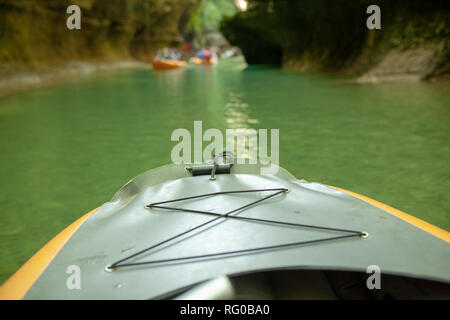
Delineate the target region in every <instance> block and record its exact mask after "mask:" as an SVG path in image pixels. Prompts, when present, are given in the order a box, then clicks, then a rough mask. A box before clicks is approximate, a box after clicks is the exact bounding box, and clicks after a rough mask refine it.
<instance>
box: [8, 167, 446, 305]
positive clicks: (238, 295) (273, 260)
mask: <svg viewBox="0 0 450 320" xmlns="http://www.w3.org/2000/svg"><path fill="white" fill-rule="evenodd" d="M260 172H261V167H260V166H259V165H249V164H236V163H235V164H232V163H228V162H226V161H225V162H221V163H216V162H214V163H206V164H200V165H190V166H184V165H167V166H163V167H159V168H156V169H152V170H150V171H147V172H145V173H143V174H141V175H139V176H137V177H136V178H134V179H133V180H131V181H130V182H129V183H127V184H126V185H125V186H123V187H122V188H121V189H120V190H119V191H118V192H117V193H116V194H115V195H114V197H113V198H112V199H111V201H109V202H106V203H104V204H103V205H101V206H100V207H99V208H97V209H94V210H92V211H91V212H89V213H87V214H85V215H84V216H82V217H81V218H79V220H77V221H75V222H74V223H73V224H72V225H70V226H68V227H67V228H66V229H65V230H63V231H62V232H61V233H60V234H58V235H57V236H56V237H55V238H54V239H53V240H51V241H50V242H49V243H48V244H47V245H45V246H44V247H43V248H42V249H40V250H39V251H38V252H37V253H36V254H35V255H34V256H33V257H32V258H30V259H29V261H28V262H26V263H25V265H23V266H22V267H21V268H20V269H19V270H18V271H17V272H16V273H15V274H14V275H13V276H12V277H11V278H10V279H9V280H7V281H6V282H5V283H4V284H3V285H2V287H1V288H0V298H1V299H166V298H167V299H172V298H174V299H192V298H194V299H373V298H375V299H388V298H389V299H416V298H417V299H449V298H450V286H449V284H450V273H449V270H450V247H449V240H450V236H449V233H448V232H447V231H445V230H443V229H440V228H438V227H436V226H433V225H431V224H429V223H427V222H424V221H422V220H420V219H418V218H416V217H413V216H410V215H408V214H406V213H404V212H401V211H399V210H396V209H394V208H392V207H389V206H387V205H385V204H382V203H380V202H377V201H375V200H372V199H370V198H367V197H364V196H361V195H358V194H356V193H354V192H350V191H346V190H344V189H341V188H337V187H332V186H328V185H324V184H320V183H315V182H308V181H305V180H298V179H297V178H295V177H294V176H293V175H291V174H290V173H289V172H287V171H286V170H284V169H282V168H280V169H279V170H278V173H277V174H273V175H264V174H261V173H260ZM377 277H378V278H377Z"/></svg>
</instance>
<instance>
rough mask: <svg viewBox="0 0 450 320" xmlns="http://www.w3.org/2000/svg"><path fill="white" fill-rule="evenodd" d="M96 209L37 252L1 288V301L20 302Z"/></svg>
mask: <svg viewBox="0 0 450 320" xmlns="http://www.w3.org/2000/svg"><path fill="white" fill-rule="evenodd" d="M96 210H97V209H94V210H92V211H90V212H88V213H86V214H85V215H84V216H82V217H81V218H79V219H78V220H76V221H75V222H74V223H72V224H71V225H70V226H68V227H67V228H65V229H64V230H63V231H61V232H60V233H59V234H58V235H57V236H56V237H54V238H53V239H52V240H50V241H49V242H48V243H47V244H46V245H45V246H44V247H42V248H41V249H40V250H39V251H38V252H36V253H35V254H34V255H33V256H32V257H31V258H30V259H29V260H28V261H27V262H26V263H25V264H24V265H23V266H22V267H20V269H19V270H17V271H16V273H14V274H13V275H12V276H11V278H9V279H8V280H6V282H5V283H4V284H3V285H2V286H1V287H0V300H20V299H22V298H23V297H24V296H25V295H26V293H27V292H28V290H30V288H31V286H32V285H33V284H34V283H35V282H36V280H37V279H38V278H39V277H40V276H41V274H42V273H43V272H44V271H45V269H46V268H47V267H48V265H49V264H50V263H51V262H52V260H53V259H54V258H55V257H56V255H57V254H58V252H59V251H61V249H62V248H63V247H64V245H65V244H66V243H67V241H69V239H70V238H71V237H72V236H73V234H74V233H75V232H76V231H77V230H78V229H79V228H80V227H81V225H82V224H83V223H84V222H85V221H86V220H87V219H88V218H89V217H90V216H91V215H92V214H93V213H94V212H95V211H96Z"/></svg>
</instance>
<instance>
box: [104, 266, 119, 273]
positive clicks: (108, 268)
mask: <svg viewBox="0 0 450 320" xmlns="http://www.w3.org/2000/svg"><path fill="white" fill-rule="evenodd" d="M114 270H116V269H115V268H111V265H109V264H108V265H107V266H106V267H105V271H106V272H109V273H110V272H113V271H114Z"/></svg>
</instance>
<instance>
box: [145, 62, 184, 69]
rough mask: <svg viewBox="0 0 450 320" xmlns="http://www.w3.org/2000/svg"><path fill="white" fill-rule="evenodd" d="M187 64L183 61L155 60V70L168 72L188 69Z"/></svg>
mask: <svg viewBox="0 0 450 320" xmlns="http://www.w3.org/2000/svg"><path fill="white" fill-rule="evenodd" d="M186 66H187V62H186V61H182V60H155V61H153V69H155V70H168V69H176V68H181V67H186Z"/></svg>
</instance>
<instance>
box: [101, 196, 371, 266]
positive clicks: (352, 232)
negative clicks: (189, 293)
mask: <svg viewBox="0 0 450 320" xmlns="http://www.w3.org/2000/svg"><path fill="white" fill-rule="evenodd" d="M253 192H274V193H272V194H269V195H267V196H265V197H263V198H261V199H258V200H256V201H253V202H251V203H249V204H246V205H244V206H242V207H239V208H237V209H234V210H231V211H229V212H227V213H225V214H221V213H214V212H209V211H202V210H193V209H186V208H177V207H170V206H163V204H167V203H173V202H179V201H184V200H192V199H198V198H204V197H209V196H216V195H224V194H239V193H253ZM287 192H289V189H287V188H272V189H253V190H237V191H222V192H213V193H207V194H201V195H197V196H191V197H185V198H179V199H174V200H167V201H161V202H155V203H150V204H148V205H146V206H145V207H146V208H147V209H153V208H158V209H165V210H170V211H183V212H191V213H198V214H204V215H208V216H214V218H212V219H210V220H208V221H206V222H204V223H201V224H199V225H197V226H195V227H193V228H190V229H189V230H186V231H184V232H180V233H178V234H176V235H174V236H172V237H169V238H168V239H165V240H163V241H160V242H158V243H156V244H154V245H151V246H150V247H147V248H145V249H143V250H140V251H138V252H136V253H134V254H131V255H129V256H127V257H125V258H122V259H120V260H118V261H116V262H114V263H112V264H110V265H108V266H106V268H105V270H106V271H108V272H111V271H114V270H116V269H118V268H122V267H132V266H142V265H153V264H161V263H169V262H178V261H189V260H198V259H205V258H212V257H220V256H230V255H238V254H243V253H250V252H259V251H266V250H273V249H281V248H288V247H295V246H300V245H306V244H313V243H319V242H326V241H334V240H340V239H347V238H353V237H362V238H364V237H366V236H367V234H366V233H365V232H362V231H356V230H348V229H340V228H331V227H323V226H316V225H307V224H299V223H292V222H286V221H278V220H269V219H259V218H250V217H242V216H236V215H232V214H233V213H236V212H238V211H241V210H244V209H246V208H248V207H250V206H253V205H255V204H258V203H260V202H262V201H265V200H267V199H270V198H272V197H275V196H277V195H279V194H282V193H287ZM219 219H236V220H241V221H250V222H259V223H267V224H275V225H281V226H290V227H296V228H311V229H318V230H324V231H334V232H343V233H347V234H345V235H342V236H334V237H328V238H322V239H315V240H307V241H298V242H290V243H283V244H275V245H269V246H263V247H255V248H246V249H241V250H233V251H223V252H215V253H208V254H202V255H193V256H185V257H177V258H168V259H159V260H149V261H141V262H128V263H126V261H129V260H130V259H132V258H135V257H137V256H139V255H141V254H143V253H146V252H149V251H150V250H152V249H155V248H157V247H160V246H162V245H163V244H166V243H168V242H170V241H172V240H175V239H177V238H179V237H182V236H184V235H186V234H188V233H191V232H193V231H195V230H197V229H200V228H202V227H204V226H206V225H208V224H210V223H212V222H215V221H217V220H219Z"/></svg>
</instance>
